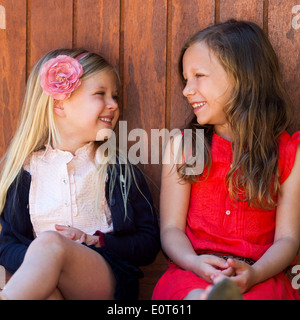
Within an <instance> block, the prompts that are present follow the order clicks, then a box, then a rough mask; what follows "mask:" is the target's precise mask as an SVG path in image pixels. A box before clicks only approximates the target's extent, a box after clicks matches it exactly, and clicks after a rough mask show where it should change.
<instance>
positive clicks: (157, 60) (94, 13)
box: [0, 0, 300, 299]
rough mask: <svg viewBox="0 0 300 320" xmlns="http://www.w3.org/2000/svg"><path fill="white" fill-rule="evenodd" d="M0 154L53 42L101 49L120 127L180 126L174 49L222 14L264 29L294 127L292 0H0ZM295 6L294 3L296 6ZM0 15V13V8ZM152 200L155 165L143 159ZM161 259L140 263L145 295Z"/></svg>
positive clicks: (299, 19)
mask: <svg viewBox="0 0 300 320" xmlns="http://www.w3.org/2000/svg"><path fill="white" fill-rule="evenodd" d="M0 6H2V7H4V8H5V17H4V18H5V19H6V21H5V26H6V28H5V29H0V156H1V155H3V153H4V152H5V150H6V148H7V146H8V143H9V141H10V139H11V136H12V135H13V133H14V131H15V128H16V124H17V118H18V113H19V110H20V106H21V103H22V100H23V95H24V87H25V83H26V79H27V77H28V74H29V73H30V70H31V67H32V66H33V65H34V64H35V62H36V61H37V60H38V59H39V58H40V57H41V56H42V55H43V54H45V53H46V52H47V51H49V50H51V49H53V48H56V47H70V48H71V47H85V48H86V49H87V50H91V51H97V52H101V53H102V54H103V55H105V56H106V57H107V58H108V59H109V60H110V61H111V62H112V63H113V64H114V65H115V66H116V67H117V68H118V69H119V72H120V76H121V80H122V83H123V88H122V92H121V118H122V119H126V120H127V121H128V132H129V130H131V129H133V128H143V129H145V130H146V132H148V133H149V136H150V130H151V129H152V128H156V129H162V128H167V129H169V130H171V129H173V128H176V127H182V126H183V125H184V124H185V119H186V118H188V117H189V115H191V110H190V109H189V107H188V105H187V103H186V102H185V100H184V99H183V97H182V94H181V91H182V87H181V84H180V81H179V78H178V74H177V62H178V56H179V52H180V49H181V47H182V45H183V44H184V43H185V41H186V40H187V39H188V38H189V37H190V36H191V35H192V34H193V33H195V32H196V31H198V30H199V29H201V28H204V27H206V26H208V25H211V24H213V23H215V22H222V21H225V20H227V19H229V18H236V19H249V20H252V21H254V22H256V23H258V24H259V25H260V26H261V27H262V28H263V29H264V31H265V32H266V33H267V34H268V35H269V37H270V39H271V42H272V44H273V45H274V48H275V50H276V52H277V53H278V57H279V59H280V64H281V68H282V75H283V78H284V83H285V85H286V86H287V88H288V92H289V93H290V95H291V99H292V102H293V108H294V120H295V121H294V124H293V126H292V127H291V130H290V131H291V132H294V131H296V130H299V129H300V102H299V101H300V79H299V78H300V77H299V69H300V57H299V54H298V52H299V50H300V28H299V27H300V0H251V1H249V0H238V1H236V0H188V1H186V0H13V1H12V0H0ZM297 6H299V7H297ZM1 19H3V15H2V16H1ZM0 25H3V23H0ZM143 168H144V170H145V172H146V174H147V175H148V176H149V178H150V179H149V183H150V187H151V190H152V192H153V197H154V200H155V203H156V205H157V206H158V205H159V186H160V166H159V165H149V164H148V165H144V166H143ZM165 268H166V259H165V258H164V256H163V255H162V254H160V255H159V256H158V258H157V260H156V262H155V263H154V264H153V265H152V266H148V267H145V268H143V270H144V272H145V274H146V278H145V279H144V280H143V281H142V283H141V289H142V290H141V296H140V297H141V299H149V298H150V297H151V292H152V289H153V286H154V284H155V282H156V281H157V279H158V278H159V276H160V275H161V273H162V272H163V270H164V269H165Z"/></svg>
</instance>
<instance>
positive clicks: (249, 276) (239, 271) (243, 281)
mask: <svg viewBox="0 0 300 320" xmlns="http://www.w3.org/2000/svg"><path fill="white" fill-rule="evenodd" d="M227 263H228V266H229V267H230V268H232V269H233V270H234V273H235V275H233V276H231V277H230V279H231V280H232V281H234V282H235V283H236V285H237V286H238V287H239V289H240V290H241V292H242V293H244V292H246V291H247V290H249V289H250V288H251V287H252V286H253V285H254V284H255V270H254V268H253V267H252V266H250V265H249V264H248V263H246V262H243V261H239V260H235V259H231V258H229V259H228V260H227ZM222 273H223V271H222Z"/></svg>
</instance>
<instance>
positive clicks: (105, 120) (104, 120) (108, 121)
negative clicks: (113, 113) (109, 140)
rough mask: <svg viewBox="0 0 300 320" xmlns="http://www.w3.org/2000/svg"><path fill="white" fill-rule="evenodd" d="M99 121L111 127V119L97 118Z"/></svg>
mask: <svg viewBox="0 0 300 320" xmlns="http://www.w3.org/2000/svg"><path fill="white" fill-rule="evenodd" d="M98 119H99V120H101V121H103V122H105V123H107V124H109V125H111V124H112V118H102V117H99V118H98Z"/></svg>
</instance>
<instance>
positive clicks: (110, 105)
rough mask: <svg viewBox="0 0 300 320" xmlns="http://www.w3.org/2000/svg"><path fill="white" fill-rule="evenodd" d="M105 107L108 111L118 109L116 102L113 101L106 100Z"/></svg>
mask: <svg viewBox="0 0 300 320" xmlns="http://www.w3.org/2000/svg"><path fill="white" fill-rule="evenodd" d="M106 107H107V108H108V109H110V110H116V109H118V102H117V101H116V100H114V99H108V100H107V102H106Z"/></svg>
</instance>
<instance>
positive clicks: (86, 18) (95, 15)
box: [74, 0, 120, 67]
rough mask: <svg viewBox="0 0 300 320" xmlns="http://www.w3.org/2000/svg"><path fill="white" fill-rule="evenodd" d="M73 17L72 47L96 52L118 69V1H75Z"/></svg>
mask: <svg viewBox="0 0 300 320" xmlns="http://www.w3.org/2000/svg"><path fill="white" fill-rule="evenodd" d="M75 15H76V16H75V26H74V29H75V32H74V34H75V39H74V45H75V46H76V47H83V48H85V49H87V50H89V51H94V52H98V53H100V54H102V55H103V56H105V57H106V58H107V60H108V61H109V62H110V63H112V64H113V65H114V66H115V67H118V64H119V30H120V0H77V5H76V13H75Z"/></svg>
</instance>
